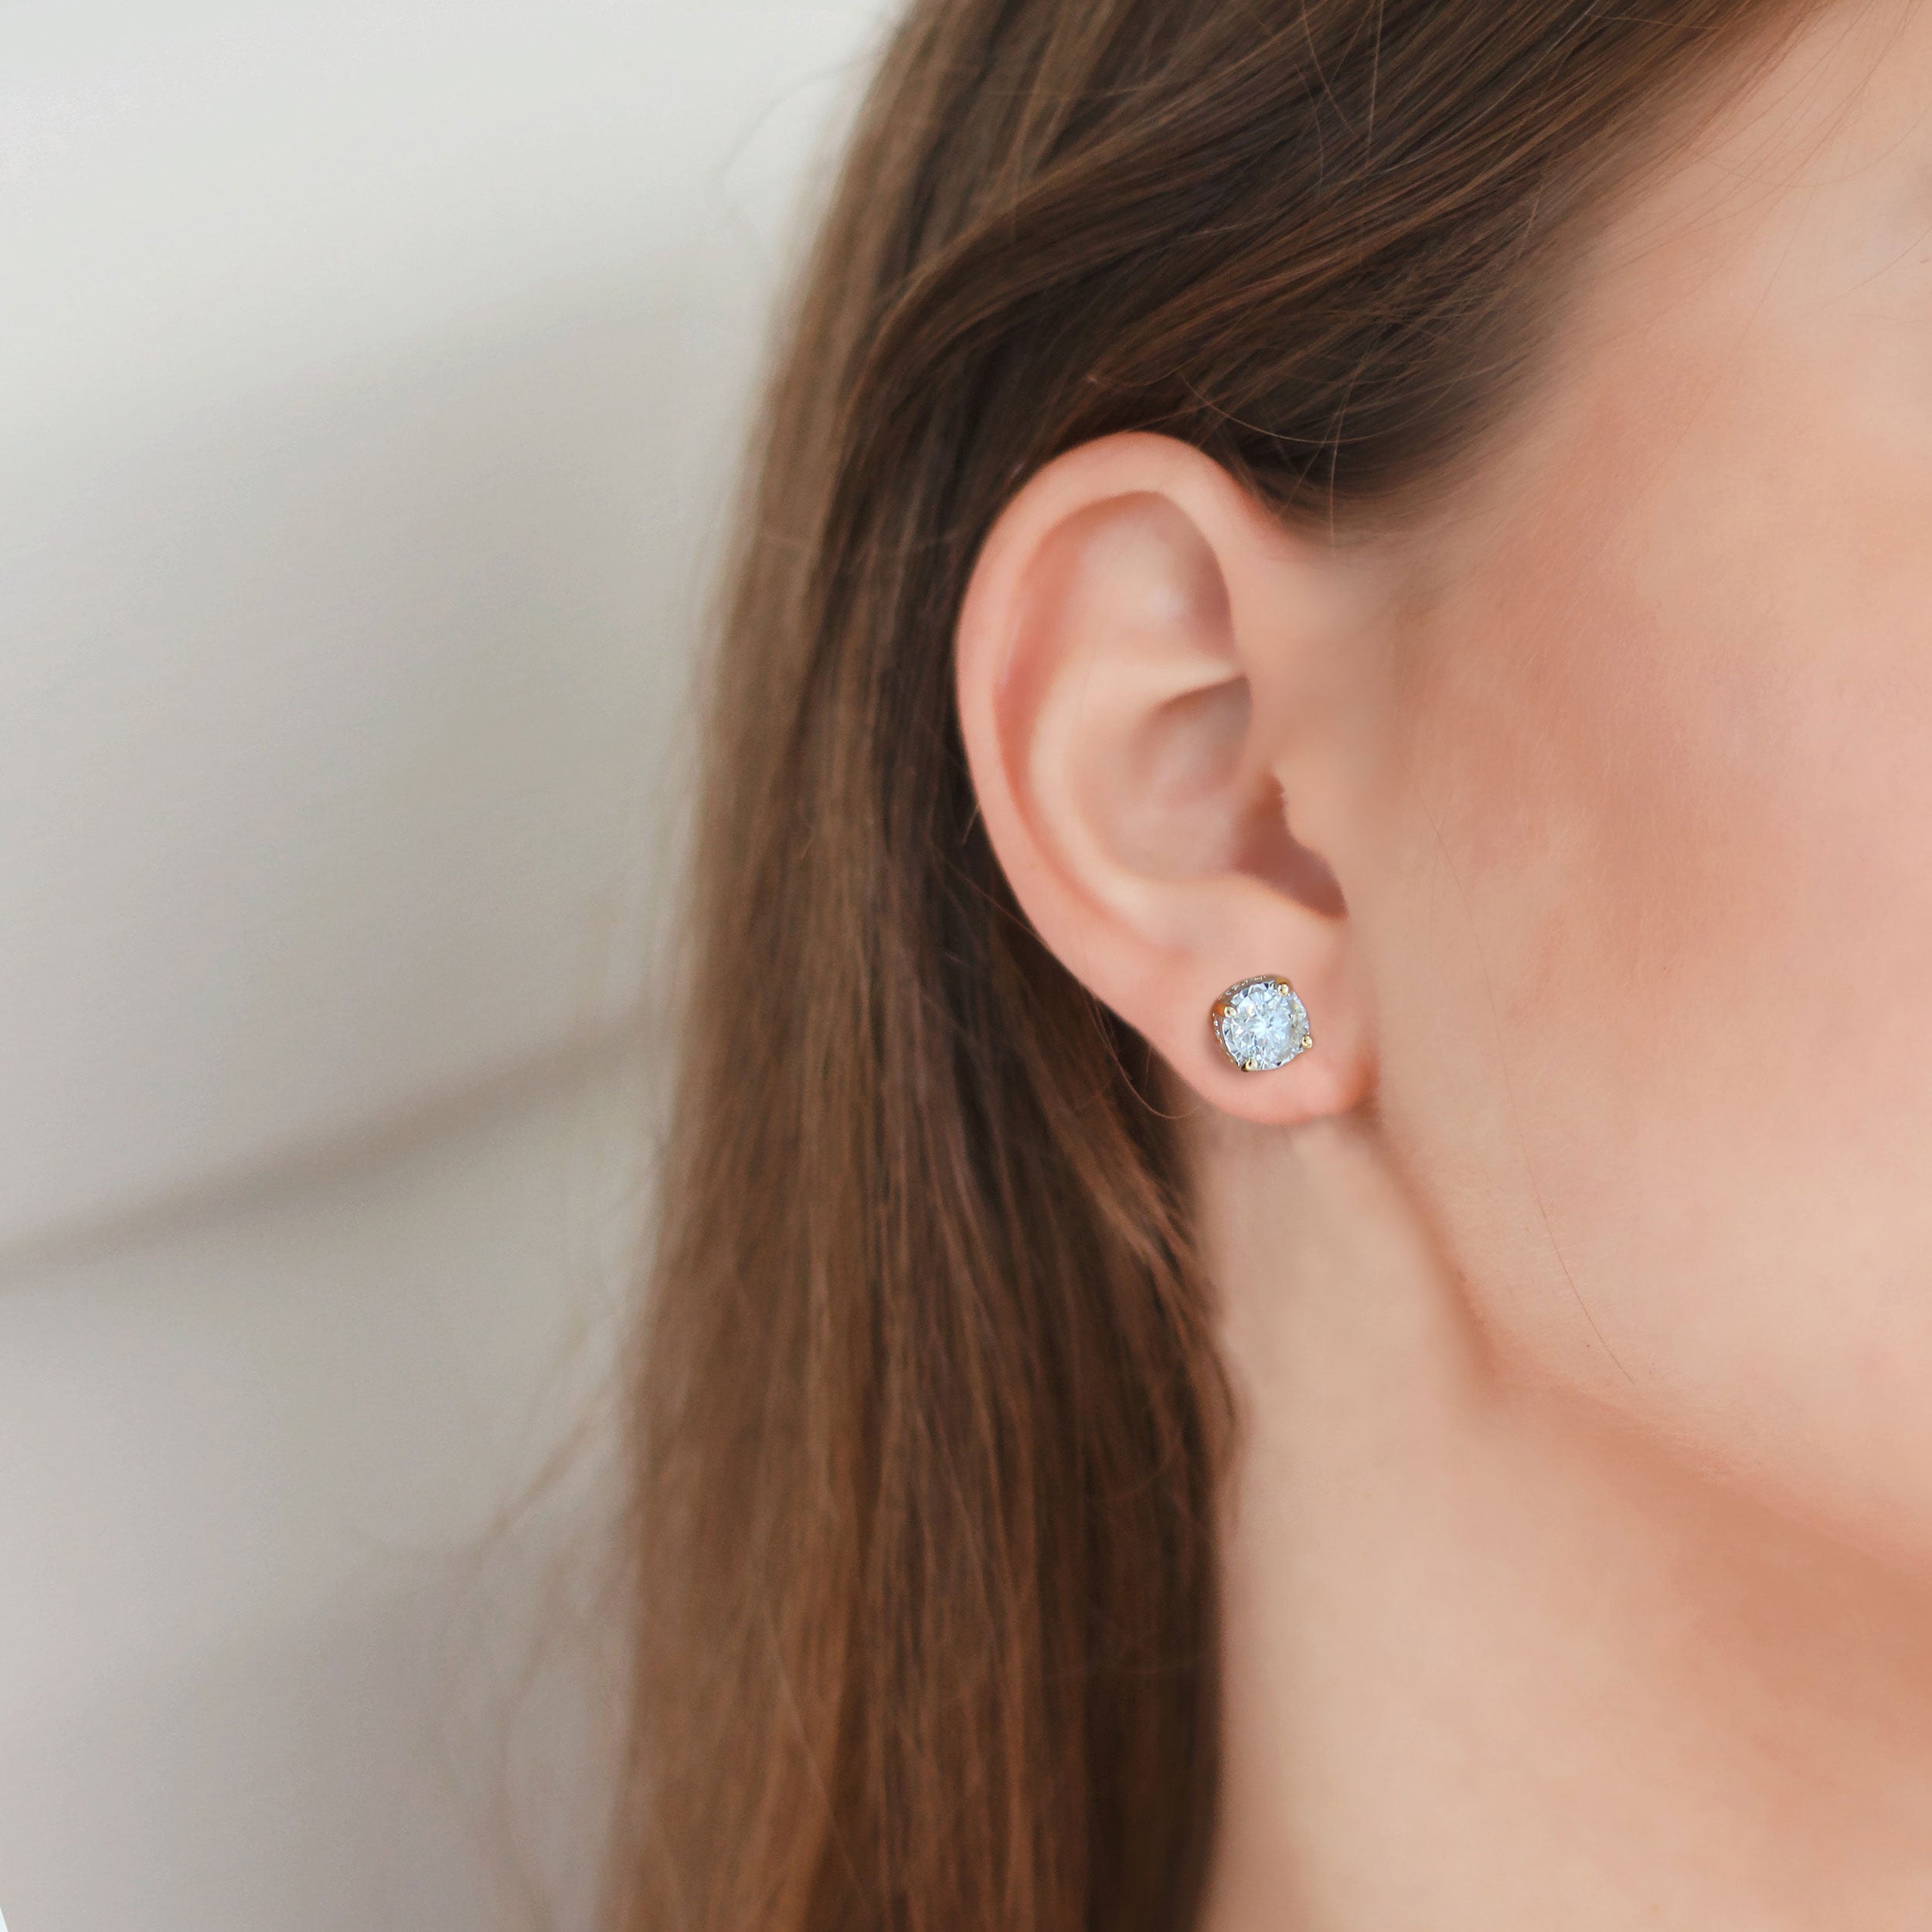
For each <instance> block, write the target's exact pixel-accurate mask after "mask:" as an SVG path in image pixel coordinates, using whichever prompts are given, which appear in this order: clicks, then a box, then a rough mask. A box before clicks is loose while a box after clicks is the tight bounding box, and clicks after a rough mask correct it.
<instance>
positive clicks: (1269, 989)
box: [1208, 973, 1315, 1073]
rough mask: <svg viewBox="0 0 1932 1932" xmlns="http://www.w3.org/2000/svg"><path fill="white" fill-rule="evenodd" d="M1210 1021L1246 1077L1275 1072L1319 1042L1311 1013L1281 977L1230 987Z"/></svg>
mask: <svg viewBox="0 0 1932 1932" xmlns="http://www.w3.org/2000/svg"><path fill="white" fill-rule="evenodd" d="M1208 1023H1209V1026H1211V1027H1213V1029H1214V1037H1215V1038H1216V1039H1217V1040H1219V1042H1220V1043H1221V1051H1222V1052H1223V1053H1225V1054H1226V1055H1227V1056H1228V1058H1229V1059H1230V1060H1232V1061H1233V1063H1235V1065H1236V1066H1238V1067H1240V1070H1242V1072H1243V1073H1273V1072H1274V1070H1275V1069H1276V1068H1277V1066H1287V1063H1288V1062H1289V1061H1290V1060H1293V1059H1294V1058H1295V1057H1296V1056H1297V1055H1298V1054H1301V1053H1306V1052H1307V1051H1308V1049H1309V1048H1310V1047H1311V1046H1313V1045H1314V1044H1315V1039H1314V1036H1312V1035H1311V1033H1310V1032H1309V1031H1308V1009H1307V1008H1306V1007H1304V1005H1302V1004H1301V998H1300V996H1299V995H1298V994H1297V993H1296V992H1295V990H1294V988H1293V987H1292V986H1291V985H1289V984H1288V982H1287V981H1286V980H1285V979H1284V978H1282V977H1281V975H1280V974H1279V973H1264V974H1262V975H1260V978H1256V979H1244V980H1243V981H1241V982H1240V984H1239V985H1234V986H1230V988H1228V989H1227V991H1226V992H1225V993H1223V995H1221V997H1220V998H1219V999H1217V1000H1216V1002H1214V1005H1213V1008H1212V1009H1210V1011H1209V1016H1208Z"/></svg>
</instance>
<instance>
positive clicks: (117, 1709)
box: [0, 0, 883, 1932]
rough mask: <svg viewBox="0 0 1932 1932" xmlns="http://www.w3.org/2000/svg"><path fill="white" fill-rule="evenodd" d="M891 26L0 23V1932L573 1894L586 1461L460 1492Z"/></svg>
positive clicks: (474, 12)
mask: <svg viewBox="0 0 1932 1932" xmlns="http://www.w3.org/2000/svg"><path fill="white" fill-rule="evenodd" d="M882 12H883V5H882V4H881V0H703V4H702V5H672V4H670V0H461V4H458V3H457V0H382V3H381V4H379V5H376V4H369V0H275V4H272V5H260V4H259V0H258V3H257V4H255V5H244V4H243V3H242V0H140V4H135V3H134V0H58V3H57V4H56V0H19V3H18V4H16V5H13V6H11V7H9V8H8V9H5V15H4V19H0V275H4V277H5V298H4V299H3V300H0V1912H3V1913H5V1916H6V1920H7V1923H8V1924H9V1927H10V1928H11V1932H55V1929H56V1928H81V1927H85V1928H87V1932H116V1929H117V1928H121V1927H128V1928H143V1929H144V1932H146V1929H149V1928H151V1929H152V1932H191V1928H192V1932H230V1928H233V1932H242V1928H247V1932H271V1929H274V1928H283V1927H287V1928H291V1929H292V1932H304V1929H305V1928H309V1927H315V1928H318V1929H319V1928H321V1927H330V1928H337V1927H345V1926H354V1927H358V1928H376V1927H391V1926H393V1927H410V1928H421V1927H432V1926H434V1927H444V1926H447V1927H464V1928H465V1932H469V1929H470V1928H488V1927H497V1926H503V1927H513V1926H514V1927H521V1926H524V1925H532V1924H537V1923H546V1922H547V1923H556V1925H558V1926H560V1927H570V1926H577V1925H583V1924H586V1923H588V1920H587V1916H586V1900H587V1888H586V1886H585V1884H584V1883H583V1880H584V1878H585V1876H586V1872H587V1862H588V1859H589V1857H590V1853H591V1852H592V1851H593V1849H594V1843H595V1838H594V1824H595V1812H596V1808H597V1792H596V1790H595V1774H594V1764H595V1760H596V1756H597V1750H598V1749H599V1747H600V1738H601V1737H602V1736H603V1732H604V1728H605V1726H604V1716H605V1713H604V1712H603V1710H602V1709H601V1706H600V1688H599V1680H598V1679H597V1677H596V1675H595V1672H594V1651H595V1644H594V1634H595V1623H596V1619H595V1607H594V1600H592V1599H591V1597H590V1596H589V1594H587V1593H588V1590H589V1584H588V1583H587V1581H586V1579H587V1577H588V1576H589V1574H590V1570H591V1567H592V1566H591V1565H590V1561H589V1556H588V1553H590V1552H593V1551H594V1547H595V1544H596V1533H595V1532H596V1525H597V1515H596V1509H595V1505H594V1500H593V1499H592V1497H591V1493H590V1492H591V1489H592V1487H593V1485H591V1483H590V1478H587V1477H584V1478H573V1480H572V1481H569V1482H566V1483H564V1484H563V1485H558V1486H556V1487H555V1488H551V1489H548V1490H546V1491H544V1492H543V1501H542V1502H541V1503H540V1505H538V1506H537V1507H536V1508H534V1509H530V1510H526V1511H524V1512H521V1513H519V1514H518V1515H515V1516H514V1517H513V1518H511V1519H508V1521H507V1524H506V1522H505V1519H504V1512H505V1505H506V1502H507V1501H508V1499H510V1498H514V1497H515V1496H517V1495H520V1494H521V1493H522V1492H523V1490H524V1489H525V1488H526V1486H527V1485H528V1484H529V1481H530V1480H531V1478H532V1476H533V1475H535V1474H536V1472H537V1471H538V1470H539V1468H540V1467H541V1466H542V1465H543V1464H544V1463H545V1461H546V1456H547V1454H548V1452H549V1451H550V1450H551V1448H552V1447H553V1446H554V1445H555V1444H556V1443H557V1442H558V1441H559V1440H560V1438H561V1437H563V1435H564V1434H566V1432H567V1431H568V1430H569V1429H570V1427H571V1426H572V1425H573V1422H574V1421H575V1420H577V1418H579V1417H581V1416H582V1415H583V1414H584V1413H586V1411H587V1409H590V1408H592V1406H593V1404H592V1398H593V1396H594V1392H595V1391H596V1390H597V1389H598V1387H599V1386H600V1376H601V1372H602V1369H603V1368H604V1363H605V1361H606V1352H607V1346H608V1338H609V1335H610V1333H611V1329H612V1327H613V1325H614V1322H615V1321H617V1320H618V1319H620V1318H621V1301H622V1297H623V1294H624V1290H625V1288H626V1287H627V1286H628V1283H627V1281H626V1261H627V1257H628V1243H629V1241H630V1240H631V1233H632V1221H633V1219H634V1206H635V1202H636V1200H637V1199H638V1192H637V1187H636V1182H637V1179H638V1174H639V1172H640V1168H641V1164H642V1158H643V1156H642V1150H641V1138H640V1136H639V1135H638V1132H637V1131H636V1124H637V1123H638V1121H641V1120H642V1119H644V1118H645V1117H646V1116H647V1115H648V1101H649V1083H650V1079H651V1073H652V1071H653V1068H654V1066H655V1049H647V1050H645V1051H642V1052H640V1051H639V1050H638V1049H637V1047H636V1046H634V1044H633V1043H634V1042H635V1041H636V1040H638V1039H640V1038H641V1039H644V1040H645V1041H646V1042H647V1043H648V1042H650V1040H651V1027H650V1026H649V1024H648V1022H649V1019H650V1016H651V1014H652V1012H654V1010H655V1009H654V1007H653V984H652V974H651V968H650V961H651V952H652V947H651V944H650V943H649V941H650V934H651V931H652V923H651V920H652V914H653V912H654V910H655V908H656V907H657V906H658V903H659V896H660V893H661V892H662V886H663V883H664V877H665V870H664V862H663V853H664V850H665V845H666V843H667V837H668V832H667V828H668V827H669V826H670V825H671V824H672V822H673V821H674V820H675V808H676V806H677V804H678V801H679V797H680V795H681V793H682V785H683V781H684V777H685V773H684V771H683V769H682V766H681V765H680V764H679V757H678V753H679V750H680V749H681V747H682V744H683V742H684V737H683V734H682V733H681V732H680V730H679V719H680V716H681V713H680V711H679V697H680V692H681V686H682V677H683V671H684V665H685V658H686V652H687V648H688V641H689V636H690V634H691V628H692V620H693V615H694V612H695V610H696V606H697V603H698V599H699V594H700V593H701V590H702V584H703V581H704V573H705V570H706V566H707V565H708V564H709V561H710V559H711V556H712V555H713V549H712V546H713V543H714V542H715V539H716V534H717V529H718V512H719V505H720V502H721V500H722V497H723V490H724V486H725V481H726V474H727V470H728V466H729V464H730V459H731V457H732V456H733V453H734V451H735V448H736V440H737V437H738V435H739V430H740V422H741V420H742V417H743V412H744V410H745V408H746V406H747V400H748V395H749V382H750V374H751V371H752V369H753V364H754V360H755V357H756V355H757V344H758V341H759V335H760V324H761V322H762V320H763V318H764V314H765V311H766V305H767V301H768V299H769V296H770V291H771V288H772V287H773V284H774V279H775V277H777V274H778V273H779V271H780V270H781V268H782V267H783V266H784V262H785V260H786V259H787V255H788V253H789V251H790V250H791V249H792V248H793V247H794V245H795V242H796V236H795V235H794V232H793V231H794V225H795V224H794V219H793V215H792V210H793V209H794V204H795V201H796V198H797V196H798V192H799V189H800V184H801V174H804V173H805V172H808V170H807V166H806V164H807V162H808V158H809V157H811V156H812V155H815V154H817V153H819V152H821V151H822V149H823V147H824V145H825V130H826V129H827V128H828V126H830V125H832V124H833V123H834V121H835V117H836V116H837V114H838V111H839V110H840V109H841V108H842V107H843V106H844V105H845V103H846V102H847V101H848V100H849V97H850V94H851V91H852V87H853V86H854V84H855V80H856V77H857V75H858V73H859V71H860V70H862V65H863V56H864V54H865V53H866V51H867V50H868V49H869V47H870V46H871V45H872V43H873V39H874V36H875V34H876V29H877V25H878V22H879V19H880V17H881V15H882ZM640 1016H641V1017H642V1019H643V1020H644V1022H645V1024H644V1025H642V1026H639V1025H638V1024H637V1022H638V1019H639V1017H640ZM660 1044H661V1043H660ZM539 1633H542V1634H543V1635H542V1637H541V1640H539ZM519 1687H520V1688H519Z"/></svg>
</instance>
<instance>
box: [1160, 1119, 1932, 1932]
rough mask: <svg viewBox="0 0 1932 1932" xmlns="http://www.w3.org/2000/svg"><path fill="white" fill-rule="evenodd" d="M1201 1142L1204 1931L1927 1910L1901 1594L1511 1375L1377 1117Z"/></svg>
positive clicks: (1888, 1923)
mask: <svg viewBox="0 0 1932 1932" xmlns="http://www.w3.org/2000/svg"><path fill="white" fill-rule="evenodd" d="M1199 1131H1200V1134H1201V1138H1202V1142H1203V1145H1202V1149H1201V1151H1202V1152H1203V1153H1206V1152H1208V1151H1211V1152H1212V1155H1213V1158H1211V1159H1206V1158H1204V1159H1202V1160H1200V1161H1199V1162H1198V1163H1197V1173H1198V1176H1199V1190H1200V1200H1201V1207H1202V1225H1203V1226H1204V1227H1205V1228H1206V1230H1207V1231H1208V1238H1209V1264H1210V1267H1212V1269H1213V1273H1214V1276H1215V1278H1216V1282H1217V1285H1218V1287H1219V1291H1220V1294H1221V1301H1222V1309H1223V1331H1224V1342H1225V1346H1226V1355H1227V1359H1228V1362H1229V1367H1230V1376H1231V1378H1232V1379H1233V1383H1234V1388H1235V1394H1236V1402H1237V1405H1238V1409H1239V1413H1240V1427H1241V1431H1242V1434H1241V1440H1240V1445H1239V1448H1238V1451H1237V1455H1236V1464H1235V1468H1234V1471H1233V1475H1232V1478H1231V1480H1230V1491H1229V1495H1228V1504H1227V1523H1226V1543H1225V1549H1226V1560H1225V1569H1224V1593H1225V1595H1224V1671H1225V1678H1224V1684H1225V1718H1224V1727H1225V1728H1224V1738H1225V1746H1224V1757H1223V1776H1224V1781H1223V1811H1222V1821H1221V1829H1220V1834H1219V1841H1218V1844H1217V1849H1216V1859H1215V1862H1214V1868H1213V1883H1212V1885H1211V1886H1210V1895H1209V1909H1208V1912H1207V1914H1206V1920H1205V1923H1204V1932H1462V1929H1463V1928H1465V1927H1466V1928H1470V1932H1475V1928H1478V1927H1480V1928H1481V1932H1509V1929H1510V1928H1515V1927H1522V1928H1529V1927H1536V1928H1542V1927H1549V1926H1558V1925H1560V1926H1562V1927H1564V1928H1565V1932H1594V1929H1595V1928H1598V1927H1602V1928H1605V1932H1609V1928H1615V1932H1627V1929H1628V1927H1631V1926H1633V1925H1636V1924H1639V1923H1641V1924H1644V1925H1646V1926H1652V1927H1659V1928H1675V1927H1684V1928H1685V1929H1686V1932H1689V1928H1693V1927H1694V1928H1696V1932H1732V1929H1733V1928H1735V1932H1745V1928H1749V1932H1782V1929H1783V1928H1785V1927H1791V1928H1793V1929H1794V1932H1797V1929H1798V1928H1804V1932H1815V1928H1816V1927H1820V1926H1825V1925H1829V1926H1831V1927H1833V1928H1834V1932H1856V1929H1858V1928H1863V1927H1868V1926H1869V1927H1872V1928H1877V1927H1886V1928H1896V1927H1899V1926H1900V1925H1904V1924H1908V1923H1921V1922H1923V1917H1924V1914H1925V1913H1926V1911H1927V1909H1928V1906H1929V1905H1932V1614H1928V1603H1927V1594H1928V1593H1927V1590H1925V1588H1924V1587H1923V1582H1922V1580H1921V1581H1920V1583H1913V1582H1912V1581H1910V1580H1907V1579H1905V1578H1903V1577H1900V1576H1899V1575H1898V1574H1897V1573H1896V1572H1893V1571H1892V1570H1887V1569H1886V1567H1885V1566H1882V1565H1881V1564H1879V1563H1876V1561H1873V1560H1869V1559H1867V1558H1866V1557H1863V1556H1860V1555H1859V1554H1858V1553H1855V1552H1852V1551H1850V1550H1849V1549H1845V1548H1843V1547H1842V1546H1835V1545H1833V1544H1832V1543H1828V1541H1827V1540H1826V1539H1824V1538H1823V1537H1821V1536H1818V1535H1817V1534H1815V1533H1814V1532H1810V1531H1808V1530H1807V1529H1804V1528H1802V1527H1801V1526H1797V1525H1794V1524H1792V1523H1791V1522H1787V1521H1784V1520H1781V1519H1777V1518H1776V1517H1774V1515H1772V1514H1771V1512H1769V1511H1767V1510H1764V1509H1761V1508H1759V1507H1757V1506H1756V1505H1753V1503H1752V1502H1751V1501H1750V1499H1749V1498H1747V1497H1746V1496H1744V1495H1741V1494H1740V1493H1737V1492H1736V1491H1734V1490H1730V1489H1727V1488H1726V1487H1725V1486H1724V1485H1723V1484H1722V1483H1720V1482H1719V1481H1716V1480H1713V1479H1709V1478H1706V1477H1705V1476H1703V1475H1700V1474H1699V1473H1697V1472H1695V1471H1690V1470H1689V1469H1686V1468H1683V1467H1682V1466H1680V1465H1679V1464H1675V1463H1673V1461H1672V1459H1671V1457H1670V1455H1669V1453H1668V1446H1667V1445H1663V1444H1656V1443H1646V1442H1645V1441H1642V1440H1638V1439H1637V1438H1636V1437H1634V1434H1630V1433H1628V1432H1622V1433H1620V1431H1619V1430H1618V1428H1617V1427H1616V1426H1615V1425H1614V1423H1612V1422H1611V1421H1610V1420H1608V1419H1606V1418H1604V1417H1602V1416H1601V1414H1600V1413H1592V1412H1589V1411H1587V1410H1586V1408H1585V1406H1584V1405H1583V1403H1581V1402H1580V1400H1571V1401H1568V1402H1566V1401H1565V1400H1563V1398H1562V1397H1561V1396H1560V1395H1559V1394H1557V1393H1553V1392H1551V1391H1549V1390H1543V1391H1537V1390H1534V1389H1527V1388H1522V1387H1517V1386H1512V1385H1511V1383H1510V1381H1509V1377H1508V1376H1507V1373H1506V1372H1505V1369H1504V1367H1503V1366H1502V1365H1501V1364H1499V1363H1498V1362H1497V1361H1496V1360H1495V1359H1494V1358H1493V1357H1492V1355H1490V1354H1489V1353H1488V1352H1486V1351H1485V1349H1484V1348H1483V1346H1482V1345H1481V1341H1480V1338H1479V1337H1478V1333H1477V1332H1476V1329H1475V1325H1474V1324H1473V1323H1472V1321H1471V1319H1470V1317H1469V1313H1468V1307H1467V1304H1466V1303H1465V1302H1464V1298H1463V1297H1462V1295H1461V1293H1460V1292H1459V1291H1458V1288H1457V1286H1456V1284H1455V1282H1454V1279H1453V1277H1451V1274H1450V1272H1449V1271H1448V1270H1447V1268H1446V1267H1444V1265H1443V1264H1442V1263H1441V1261H1440V1259H1439V1257H1437V1254H1436V1253H1434V1250H1433V1249H1432V1247H1431V1246H1430V1242H1429V1240H1428V1239H1427V1236H1426V1233H1424V1231H1423V1228H1422V1226H1421V1224H1420V1222H1419V1220H1418V1219H1417V1216H1415V1214H1414V1213H1413V1209H1412V1208H1411V1206H1410V1204H1409V1202H1408V1201H1407V1199H1406V1196H1405V1195H1404V1193H1403V1189H1401V1187H1400V1184H1399V1183H1398V1182H1397V1181H1396V1178H1395V1176H1394V1175H1393V1171H1392V1169H1391V1167H1390V1165H1389V1163H1388V1162H1386V1159H1385V1158H1384V1157H1383V1154H1382V1152H1381V1151H1380V1149H1379V1146H1378V1144H1377V1142H1376V1139H1375V1137H1374V1134H1373V1132H1372V1129H1371V1128H1369V1127H1367V1126H1366V1125H1364V1124H1361V1123H1359V1122H1343V1123H1325V1124H1321V1125H1320V1126H1318V1127H1316V1128H1309V1129H1304V1130H1302V1131H1300V1132H1298V1133H1296V1134H1292V1135H1287V1134H1278V1133H1257V1132H1255V1131H1252V1130H1246V1129H1243V1128H1240V1127H1238V1126H1236V1125H1235V1124H1232V1123H1228V1122H1226V1121H1220V1120H1219V1119H1218V1117H1217V1119H1216V1121H1214V1122H1213V1123H1212V1124H1209V1123H1204V1124H1202V1127H1201V1128H1200V1130H1199ZM1209 1142H1211V1143H1212V1145H1211V1149H1210V1148H1209V1146H1208V1145H1206V1143H1209Z"/></svg>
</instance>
